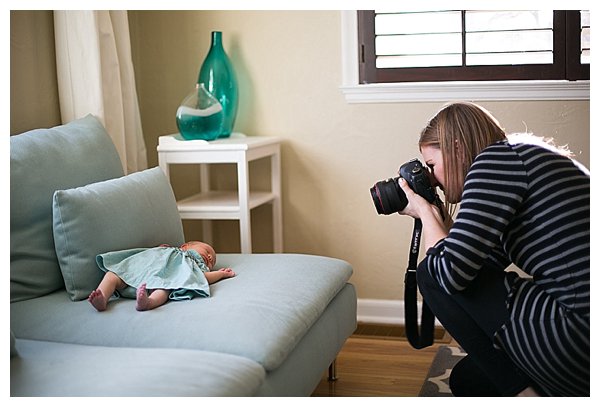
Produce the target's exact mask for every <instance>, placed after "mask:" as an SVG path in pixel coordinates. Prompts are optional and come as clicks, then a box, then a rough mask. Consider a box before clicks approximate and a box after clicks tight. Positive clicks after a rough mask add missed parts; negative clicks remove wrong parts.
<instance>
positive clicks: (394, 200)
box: [371, 158, 437, 215]
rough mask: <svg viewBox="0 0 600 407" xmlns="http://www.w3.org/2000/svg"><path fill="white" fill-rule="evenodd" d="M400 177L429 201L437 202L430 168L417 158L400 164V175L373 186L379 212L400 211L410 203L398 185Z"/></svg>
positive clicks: (373, 195) (373, 196)
mask: <svg viewBox="0 0 600 407" xmlns="http://www.w3.org/2000/svg"><path fill="white" fill-rule="evenodd" d="M400 177H402V178H404V179H405V180H406V182H407V183H408V185H410V187H411V188H412V190H413V191H415V193H416V194H419V195H421V196H422V197H423V198H425V199H426V200H427V201H428V202H429V203H434V202H436V199H437V194H436V192H435V188H434V187H432V186H431V181H430V178H429V170H428V169H427V168H425V167H424V166H423V164H421V162H420V161H419V160H418V159H416V158H415V159H413V160H410V161H408V162H406V163H404V164H402V165H401V166H400V169H399V170H398V177H395V178H389V179H387V180H385V181H379V182H377V183H376V184H375V185H373V187H371V197H372V198H373V203H374V204H375V208H376V209H377V213H378V214H380V215H390V214H392V213H395V212H400V211H401V210H403V209H404V208H406V205H408V199H407V198H406V194H404V191H402V188H400V185H398V180H399V179H400Z"/></svg>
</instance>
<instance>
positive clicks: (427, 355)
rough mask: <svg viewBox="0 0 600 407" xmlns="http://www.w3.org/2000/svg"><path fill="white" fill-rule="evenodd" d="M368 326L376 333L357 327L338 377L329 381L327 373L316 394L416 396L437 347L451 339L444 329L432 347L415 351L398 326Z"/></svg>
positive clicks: (341, 357) (339, 362)
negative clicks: (366, 331) (365, 331)
mask: <svg viewBox="0 0 600 407" xmlns="http://www.w3.org/2000/svg"><path fill="white" fill-rule="evenodd" d="M367 328H368V329H370V330H371V331H374V333H373V332H369V333H363V332H362V331H364V327H359V329H357V331H356V332H355V334H354V335H352V336H351V337H350V338H349V339H348V340H347V341H346V344H345V345H344V347H343V348H342V350H341V352H340V354H339V355H338V358H337V377H338V379H337V380H336V381H334V382H329V381H328V380H327V374H324V375H323V379H322V380H321V382H320V383H319V385H318V386H317V388H316V389H315V391H314V392H313V394H312V395H313V397H336V396H341V397H346V396H383V397H396V396H412V397H416V396H418V394H419V391H420V390H421V386H422V384H423V381H424V380H425V376H426V375H427V372H428V370H429V366H430V365H431V362H432V360H433V357H434V356H435V353H436V352H437V349H438V347H439V346H440V345H442V344H446V343H449V342H451V338H450V337H449V336H447V335H444V333H443V331H441V332H437V333H436V341H435V343H434V344H433V345H432V346H430V347H428V348H425V349H421V350H416V349H413V348H412V347H411V346H410V344H409V343H408V342H407V340H406V339H405V338H404V337H403V336H402V334H403V332H402V331H401V328H399V327H388V328H386V327H367ZM371 328H373V329H371ZM399 329H400V330H399Z"/></svg>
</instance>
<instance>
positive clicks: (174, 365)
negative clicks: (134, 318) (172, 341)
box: [10, 339, 265, 397]
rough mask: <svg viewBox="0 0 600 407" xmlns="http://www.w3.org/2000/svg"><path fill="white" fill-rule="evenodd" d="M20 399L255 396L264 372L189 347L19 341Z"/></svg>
mask: <svg viewBox="0 0 600 407" xmlns="http://www.w3.org/2000/svg"><path fill="white" fill-rule="evenodd" d="M16 346H17V348H18V350H19V356H17V357H14V358H12V359H11V361H10V395H11V396H12V397H16V396H28V397H31V396H46V397H47V396H95V397H101V396H138V397H151V396H171V397H173V396H178V397H179V396H187V397H209V396H252V395H254V394H255V393H256V391H257V390H258V388H259V386H260V385H261V384H262V382H263V380H264V377H265V371H264V369H263V368H262V367H261V366H260V365H259V364H258V363H256V362H253V361H251V360H248V359H246V358H242V357H238V356H233V355H226V354H218V353H213V352H205V351H195V350H185V349H152V348H146V349H137V348H119V347H104V346H83V345H71V344H64V343H53V342H42V341H30V340H22V339H18V340H17V344H16Z"/></svg>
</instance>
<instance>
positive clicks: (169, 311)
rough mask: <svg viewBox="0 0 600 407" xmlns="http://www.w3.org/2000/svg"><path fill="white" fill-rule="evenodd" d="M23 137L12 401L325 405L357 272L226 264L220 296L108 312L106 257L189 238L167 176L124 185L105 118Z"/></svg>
mask: <svg viewBox="0 0 600 407" xmlns="http://www.w3.org/2000/svg"><path fill="white" fill-rule="evenodd" d="M10 139H11V140H10V214H11V220H10V233H11V235H10V262H11V263H10V339H11V341H10V343H11V357H10V394H11V396H309V395H311V393H312V392H313V390H314V389H315V387H316V386H317V385H318V383H319V382H320V380H321V378H322V377H323V376H324V373H325V372H326V371H327V368H328V366H330V365H331V364H332V362H334V360H335V358H336V356H337V354H338V352H339V351H340V349H341V348H342V346H343V344H344V342H345V341H346V339H347V338H348V337H349V336H350V335H351V334H352V333H353V332H354V330H355V328H356V292H355V289H354V287H353V286H352V284H350V283H349V278H350V276H351V274H352V267H351V266H350V264H348V263H347V262H345V261H343V260H340V259H334V258H329V257H323V256H317V255H308V254H294V253H278V254H237V253H225V254H221V253H217V264H216V266H215V267H216V268H220V267H231V268H232V269H233V270H234V271H235V273H236V276H235V277H233V278H229V279H226V280H221V281H219V282H217V283H215V284H212V285H211V286H210V297H208V298H194V299H192V300H187V301H169V302H167V303H166V304H165V305H163V306H161V307H159V308H157V309H154V310H151V311H146V312H139V311H136V309H135V300H133V299H131V295H128V293H127V292H126V291H127V290H125V291H124V292H123V293H122V295H119V296H115V297H114V298H111V300H110V301H109V304H108V308H107V310H106V311H104V312H98V311H96V310H95V309H94V308H93V307H92V306H91V305H90V304H89V303H88V301H87V300H86V298H87V295H89V292H90V291H91V290H92V289H94V288H95V287H96V286H97V284H98V283H99V282H100V279H101V278H102V276H103V272H102V271H101V270H100V269H99V268H98V267H97V265H96V262H95V256H96V254H98V253H104V252H107V251H112V250H120V249H126V248H143V247H153V246H156V245H159V244H170V245H180V244H181V243H183V242H184V241H185V239H184V234H183V228H182V224H181V219H180V217H179V215H178V212H177V205H176V202H175V197H174V194H173V191H172V189H171V187H170V184H169V181H168V179H167V177H166V176H165V175H164V174H163V173H162V171H161V170H160V169H159V168H158V167H154V168H150V169H148V170H143V171H138V172H136V173H132V174H129V175H124V174H123V169H122V164H121V161H120V159H119V156H118V153H117V151H116V149H115V147H114V145H113V144H112V141H111V139H110V137H109V135H108V134H107V133H106V130H105V129H104V127H103V126H102V124H101V123H100V122H99V121H98V120H97V119H96V118H95V117H94V116H92V115H88V116H87V117H84V118H81V119H78V120H75V121H73V122H71V123H68V124H65V125H61V126H57V127H54V128H51V129H36V130H32V131H29V132H26V133H23V134H19V135H16V136H12V137H11V138H10Z"/></svg>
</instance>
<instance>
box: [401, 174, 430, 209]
mask: <svg viewBox="0 0 600 407" xmlns="http://www.w3.org/2000/svg"><path fill="white" fill-rule="evenodd" d="M398 185H400V188H402V191H404V194H405V195H406V199H408V204H407V205H406V207H405V208H404V209H403V210H401V211H400V212H398V213H399V214H400V215H408V216H412V217H413V218H415V219H420V218H421V217H422V214H423V211H424V210H427V208H428V207H429V206H431V204H430V203H429V202H427V200H426V199H425V198H423V197H422V196H421V195H419V194H415V192H414V191H413V190H412V188H411V187H410V186H409V185H408V182H406V180H405V179H404V178H402V177H400V179H399V180H398Z"/></svg>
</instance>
